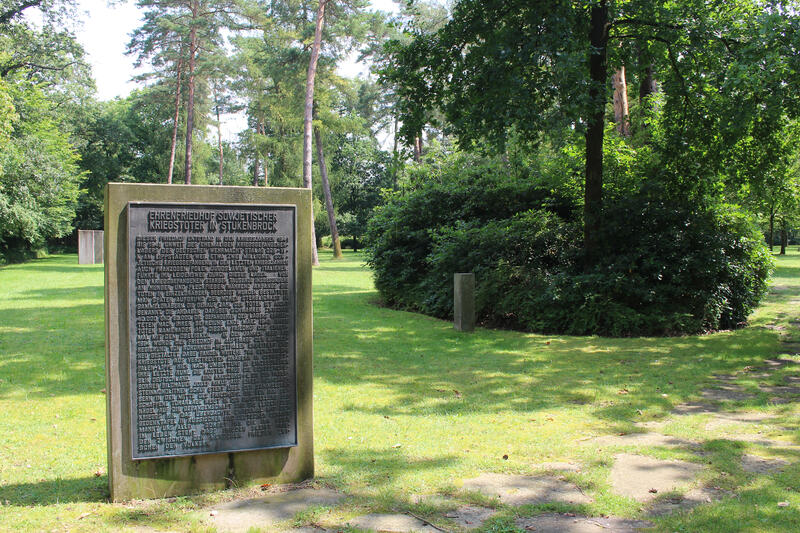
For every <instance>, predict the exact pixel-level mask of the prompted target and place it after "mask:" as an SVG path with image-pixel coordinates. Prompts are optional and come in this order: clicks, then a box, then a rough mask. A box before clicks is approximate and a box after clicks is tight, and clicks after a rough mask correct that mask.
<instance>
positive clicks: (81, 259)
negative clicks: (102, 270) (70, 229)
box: [78, 229, 103, 265]
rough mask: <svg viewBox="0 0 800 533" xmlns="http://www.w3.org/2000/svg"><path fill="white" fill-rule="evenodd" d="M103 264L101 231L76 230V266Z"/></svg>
mask: <svg viewBox="0 0 800 533" xmlns="http://www.w3.org/2000/svg"><path fill="white" fill-rule="evenodd" d="M102 263H103V230H92V229H89V230H83V229H79V230H78V264H79V265H94V264H102Z"/></svg>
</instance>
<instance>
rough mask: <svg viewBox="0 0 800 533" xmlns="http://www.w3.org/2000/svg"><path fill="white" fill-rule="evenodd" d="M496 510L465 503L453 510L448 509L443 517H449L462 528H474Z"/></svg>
mask: <svg viewBox="0 0 800 533" xmlns="http://www.w3.org/2000/svg"><path fill="white" fill-rule="evenodd" d="M496 512H497V511H495V510H494V509H490V508H488V507H475V506H473V505H466V506H464V507H459V508H458V509H456V510H455V511H450V512H449V513H447V514H445V515H444V516H445V518H449V519H450V520H452V521H453V522H455V523H456V524H458V525H459V526H461V527H463V528H464V529H475V528H478V527H481V525H483V523H484V522H485V521H486V520H488V519H489V518H491V517H492V516H493V515H494V514H495V513H496Z"/></svg>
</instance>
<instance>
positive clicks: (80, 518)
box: [78, 511, 92, 520]
mask: <svg viewBox="0 0 800 533" xmlns="http://www.w3.org/2000/svg"><path fill="white" fill-rule="evenodd" d="M90 514H92V512H91V511H89V512H88V513H83V514H82V515H80V516H79V517H78V520H83V519H84V518H86V517H87V516H89V515H90Z"/></svg>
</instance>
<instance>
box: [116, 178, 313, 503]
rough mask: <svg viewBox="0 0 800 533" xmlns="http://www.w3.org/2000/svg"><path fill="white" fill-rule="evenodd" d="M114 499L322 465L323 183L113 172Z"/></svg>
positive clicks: (297, 475) (296, 474)
mask: <svg viewBox="0 0 800 533" xmlns="http://www.w3.org/2000/svg"><path fill="white" fill-rule="evenodd" d="M105 228H106V234H105V237H106V239H105V259H106V262H105V322H106V383H107V386H106V391H107V392H106V395H107V396H106V403H107V417H106V418H107V435H108V478H109V487H110V489H111V499H112V500H113V501H123V500H130V499H140V498H163V497H168V496H175V495H180V494H188V493H193V492H199V491H206V490H216V489H222V488H226V487H229V486H232V485H242V484H247V483H281V482H295V481H301V480H304V479H307V478H310V477H312V476H313V475H314V451H313V420H312V397H313V396H312V345H311V339H312V314H311V191H310V190H308V189H281V188H272V187H270V188H256V187H220V186H182V185H148V184H119V183H111V184H109V185H108V186H107V188H106V197H105Z"/></svg>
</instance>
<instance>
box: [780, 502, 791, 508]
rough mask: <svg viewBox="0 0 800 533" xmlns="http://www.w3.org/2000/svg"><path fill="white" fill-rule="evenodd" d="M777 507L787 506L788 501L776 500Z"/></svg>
mask: <svg viewBox="0 0 800 533" xmlns="http://www.w3.org/2000/svg"><path fill="white" fill-rule="evenodd" d="M778 507H789V502H778Z"/></svg>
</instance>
